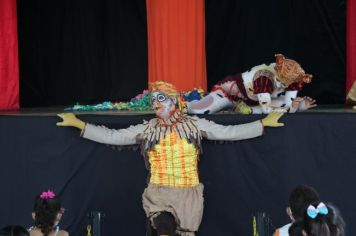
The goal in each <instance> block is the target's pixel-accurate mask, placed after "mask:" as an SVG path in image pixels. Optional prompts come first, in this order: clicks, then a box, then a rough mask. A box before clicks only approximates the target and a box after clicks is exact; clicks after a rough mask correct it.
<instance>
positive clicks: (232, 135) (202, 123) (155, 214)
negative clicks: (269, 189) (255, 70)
mask: <svg viewBox="0 0 356 236" xmlns="http://www.w3.org/2000/svg"><path fill="white" fill-rule="evenodd" d="M151 91H152V98H151V103H152V108H153V109H154V111H155V113H156V115H157V117H156V118H153V119H151V120H149V121H148V122H144V123H143V124H138V125H134V126H130V127H129V128H127V129H118V130H114V129H108V128H106V127H103V126H96V125H93V124H89V123H85V122H83V121H81V120H79V119H78V118H77V117H76V116H75V115H74V114H72V113H63V114H59V115H58V116H59V117H61V118H62V119H63V121H62V122H59V123H57V125H58V126H72V127H76V128H79V129H80V130H81V135H82V137H84V138H87V139H90V140H93V141H96V142H100V143H105V144H110V145H133V144H140V145H141V152H142V155H143V156H144V157H145V160H146V164H147V167H148V169H149V171H150V175H149V180H148V186H147V188H146V189H145V191H144V193H143V195H142V203H143V208H144V210H145V213H146V216H147V219H148V222H149V224H148V225H149V227H148V235H152V234H151V232H153V231H156V232H157V235H169V236H171V235H182V236H193V235H194V232H195V231H197V230H198V228H199V225H200V223H201V220H202V214H203V189H204V186H203V184H202V183H200V181H199V175H198V166H197V162H198V156H199V153H200V151H201V140H202V138H206V139H209V140H229V141H231V140H241V139H249V138H254V137H258V136H261V135H262V134H263V129H264V127H266V126H269V127H279V126H283V123H279V122H278V119H279V118H280V117H281V116H282V113H271V114H269V115H268V116H267V117H265V118H263V119H262V120H258V121H255V122H251V123H247V124H242V125H228V126H224V125H219V124H216V123H214V122H212V121H209V120H206V119H201V118H199V117H196V116H189V115H186V114H184V113H183V110H182V108H183V102H182V100H181V98H180V96H179V94H178V92H177V91H176V89H175V87H174V86H173V85H171V84H168V83H165V82H162V81H158V82H155V83H153V84H151Z"/></svg>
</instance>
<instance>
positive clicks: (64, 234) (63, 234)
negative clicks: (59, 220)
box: [57, 230, 69, 236]
mask: <svg viewBox="0 0 356 236" xmlns="http://www.w3.org/2000/svg"><path fill="white" fill-rule="evenodd" d="M57 236H69V233H68V232H67V231H65V230H60V231H58V233H57Z"/></svg>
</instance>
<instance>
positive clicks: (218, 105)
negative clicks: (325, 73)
mask: <svg viewBox="0 0 356 236" xmlns="http://www.w3.org/2000/svg"><path fill="white" fill-rule="evenodd" d="M275 58H276V62H275V63H271V64H269V65H266V64H263V65H259V66H255V67H253V68H252V69H251V70H249V71H246V72H244V73H242V74H237V75H233V76H227V77H226V78H225V79H224V80H222V81H220V82H219V83H217V84H216V85H215V86H214V87H213V89H212V91H211V93H209V94H208V95H207V96H206V97H204V98H202V99H201V100H199V101H193V102H190V103H188V105H187V106H188V107H187V111H188V113H190V114H212V113H215V112H218V111H221V110H224V109H229V108H233V107H234V106H235V110H236V111H238V112H240V113H242V114H251V113H252V114H261V113H264V114H268V113H270V112H272V111H277V112H290V113H294V112H296V111H305V110H307V109H309V108H312V107H315V106H316V104H315V100H314V99H312V98H310V97H297V94H298V91H300V90H302V88H303V86H304V84H307V83H310V82H311V79H312V75H310V74H306V73H305V72H304V70H303V68H302V67H301V66H300V65H299V64H298V63H297V62H296V61H294V60H291V59H287V58H285V57H284V56H283V55H282V54H277V55H275Z"/></svg>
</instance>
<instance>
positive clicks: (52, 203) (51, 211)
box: [32, 190, 63, 236]
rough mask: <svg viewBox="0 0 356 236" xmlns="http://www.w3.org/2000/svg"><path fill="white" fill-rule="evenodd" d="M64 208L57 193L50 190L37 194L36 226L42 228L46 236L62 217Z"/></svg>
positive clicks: (35, 205)
mask: <svg viewBox="0 0 356 236" xmlns="http://www.w3.org/2000/svg"><path fill="white" fill-rule="evenodd" d="M62 213H63V212H62V208H61V203H60V202H59V199H58V198H57V197H56V195H55V194H54V193H53V192H52V191H50V190H48V191H47V192H42V193H41V194H40V195H38V196H36V198H35V203H34V206H33V213H32V216H33V219H34V221H35V223H34V226H35V227H36V228H38V229H41V232H42V233H43V234H44V236H47V235H49V233H50V232H51V231H52V230H53V229H54V227H55V226H56V225H57V224H58V223H59V221H60V219H61V217H62Z"/></svg>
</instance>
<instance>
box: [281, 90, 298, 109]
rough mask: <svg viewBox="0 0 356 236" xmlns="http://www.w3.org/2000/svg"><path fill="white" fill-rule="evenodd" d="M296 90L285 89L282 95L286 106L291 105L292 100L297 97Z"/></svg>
mask: <svg viewBox="0 0 356 236" xmlns="http://www.w3.org/2000/svg"><path fill="white" fill-rule="evenodd" d="M297 95H298V91H297V90H293V91H286V94H285V95H284V104H285V106H286V107H291V106H292V102H293V100H294V99H295V98H296V97H297Z"/></svg>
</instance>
